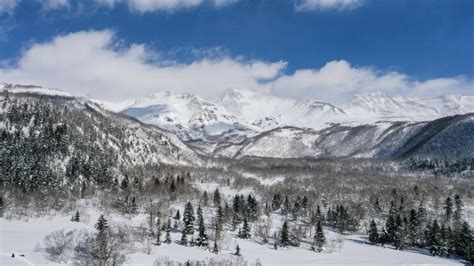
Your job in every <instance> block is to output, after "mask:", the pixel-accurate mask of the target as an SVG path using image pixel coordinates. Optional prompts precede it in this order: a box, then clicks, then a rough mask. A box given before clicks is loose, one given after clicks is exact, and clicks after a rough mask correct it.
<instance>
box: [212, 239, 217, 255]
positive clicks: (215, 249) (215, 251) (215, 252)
mask: <svg viewBox="0 0 474 266" xmlns="http://www.w3.org/2000/svg"><path fill="white" fill-rule="evenodd" d="M212 252H213V253H214V254H219V248H218V247H217V241H214V247H213V248H212Z"/></svg>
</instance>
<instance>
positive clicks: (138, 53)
mask: <svg viewBox="0 0 474 266" xmlns="http://www.w3.org/2000/svg"><path fill="white" fill-rule="evenodd" d="M120 43H121V42H120V41H119V40H117V38H115V36H114V32H112V31H108V30H105V31H89V32H77V33H72V34H68V35H64V36H59V37H56V38H54V39H53V40H52V41H51V42H48V43H43V44H35V45H33V46H32V47H31V48H29V49H27V50H26V51H25V52H24V54H23V55H22V57H21V59H20V60H19V61H18V62H17V64H16V67H12V68H0V80H1V81H5V82H9V83H21V84H38V85H42V86H46V87H52V88H61V89H64V90H67V91H69V92H72V93H74V94H77V95H86V94H87V95H90V96H92V97H96V98H101V99H109V100H123V99H126V98H130V97H142V96H147V95H149V94H151V93H154V92H157V91H163V90H170V91H174V92H185V91H186V92H194V93H196V94H199V95H202V96H204V97H212V96H216V95H218V94H220V93H222V92H223V91H224V90H226V89H228V88H240V89H250V90H255V91H260V92H268V91H269V89H270V87H269V86H268V85H269V84H268V83H266V82H264V81H265V80H272V79H274V78H276V77H277V76H278V75H280V73H281V71H282V70H283V69H284V68H285V67H286V63H285V62H283V61H280V62H274V63H267V62H262V61H245V60H239V59H233V58H230V57H227V56H221V57H219V58H212V59H209V58H203V59H198V60H196V61H194V62H191V63H189V64H181V63H177V62H169V61H166V62H160V61H159V57H158V59H156V53H155V52H153V51H148V50H147V48H146V47H145V46H144V45H142V44H133V45H131V46H127V47H123V46H120ZM150 57H152V58H153V60H150ZM150 61H152V62H153V64H152V63H150ZM262 81H263V82H262Z"/></svg>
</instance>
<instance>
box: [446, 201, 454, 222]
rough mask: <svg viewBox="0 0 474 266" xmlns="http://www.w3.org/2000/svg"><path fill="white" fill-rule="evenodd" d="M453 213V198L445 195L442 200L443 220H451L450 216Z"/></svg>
mask: <svg viewBox="0 0 474 266" xmlns="http://www.w3.org/2000/svg"><path fill="white" fill-rule="evenodd" d="M452 215H453V200H452V199H451V197H447V198H446V200H445V201H444V220H445V222H446V223H450V222H451V217H452Z"/></svg>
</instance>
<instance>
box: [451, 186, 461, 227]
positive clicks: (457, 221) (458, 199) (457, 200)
mask: <svg viewBox="0 0 474 266" xmlns="http://www.w3.org/2000/svg"><path fill="white" fill-rule="evenodd" d="M454 205H455V207H456V209H455V210H454V215H453V220H454V226H456V227H457V228H456V229H459V227H460V226H461V225H462V207H463V204H462V201H461V197H460V196H459V195H457V194H456V195H454Z"/></svg>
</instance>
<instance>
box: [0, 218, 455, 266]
mask: <svg viewBox="0 0 474 266" xmlns="http://www.w3.org/2000/svg"><path fill="white" fill-rule="evenodd" d="M71 215H72V213H71ZM83 216H84V217H85V219H84V220H85V222H79V223H76V222H71V221H70V216H64V215H62V216H61V215H59V216H54V217H40V218H30V219H28V220H6V219H5V218H0V236H1V240H0V265H60V264H58V263H54V262H51V261H50V260H49V259H48V257H47V254H46V253H45V252H44V251H42V250H43V249H42V245H43V239H44V238H45V236H46V235H48V234H50V233H51V232H53V231H57V230H61V229H64V230H65V231H66V232H67V231H71V230H81V229H85V230H88V231H93V230H94V223H95V222H96V220H97V218H98V216H99V212H97V211H96V210H89V211H88V213H87V215H86V214H84V215H83ZM108 218H109V224H110V225H117V224H123V223H127V224H129V225H132V226H139V225H143V224H145V223H146V216H145V215H138V216H135V217H134V218H133V219H131V220H128V219H126V218H124V217H123V216H118V215H109V216H108ZM163 237H164V236H163ZM171 237H172V239H173V243H172V244H169V245H167V244H164V243H163V244H162V245H161V246H155V245H147V244H146V243H139V242H135V244H134V246H133V248H132V249H131V250H130V254H129V255H128V256H127V257H128V260H127V265H153V263H154V262H156V261H166V260H173V261H180V262H186V261H187V260H188V259H194V260H206V259H210V258H213V257H214V258H215V257H216V256H217V255H215V254H213V253H211V252H209V251H208V250H205V249H203V248H199V247H183V246H181V245H179V244H177V241H178V240H179V239H180V234H179V233H172V234H171ZM326 238H327V240H328V241H327V242H328V243H327V245H326V249H325V251H323V252H322V253H315V252H312V251H310V250H308V249H307V248H304V247H305V246H304V245H303V246H302V247H300V248H279V249H278V250H274V249H273V247H272V246H271V245H270V244H269V245H261V244H259V243H257V242H255V241H253V240H243V239H237V238H234V237H232V238H231V239H230V241H227V246H228V248H227V250H222V252H221V254H220V255H219V256H220V257H223V258H225V257H231V256H234V255H232V253H233V252H234V247H235V245H236V244H238V245H239V246H240V247H241V253H242V256H243V259H244V260H245V261H247V262H248V263H249V265H252V264H254V263H255V262H256V261H257V260H258V261H260V263H261V264H262V265H327V264H329V265H337V264H339V265H340V264H346V265H347V264H358V265H415V264H424V265H462V263H461V262H460V261H457V260H454V259H447V258H441V257H432V256H429V255H427V254H426V252H424V251H415V250H407V251H397V250H394V249H392V248H390V247H385V248H383V247H379V246H373V245H369V244H367V243H366V242H365V240H364V238H363V237H362V236H359V235H347V236H341V235H339V234H336V233H334V232H332V231H328V230H326ZM211 244H212V241H211ZM147 246H148V247H147ZM12 253H15V258H12V257H11V254H12ZM21 254H23V255H25V257H20V255H21ZM69 263H72V261H69Z"/></svg>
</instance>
